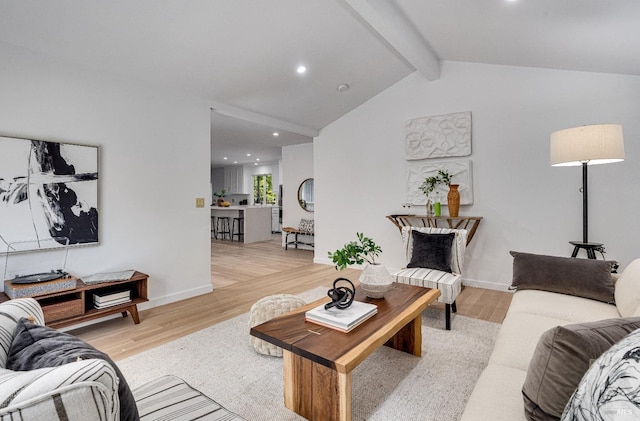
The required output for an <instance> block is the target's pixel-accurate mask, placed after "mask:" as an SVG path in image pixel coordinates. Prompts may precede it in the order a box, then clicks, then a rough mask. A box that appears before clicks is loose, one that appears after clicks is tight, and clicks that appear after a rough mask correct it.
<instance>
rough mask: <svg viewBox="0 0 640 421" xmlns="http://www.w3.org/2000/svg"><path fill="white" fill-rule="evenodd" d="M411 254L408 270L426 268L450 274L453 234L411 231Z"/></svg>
mask: <svg viewBox="0 0 640 421" xmlns="http://www.w3.org/2000/svg"><path fill="white" fill-rule="evenodd" d="M411 235H412V237H413V252H412V254H411V261H410V262H409V264H407V267H408V268H428V269H436V270H440V271H442V272H449V273H451V246H452V245H453V238H454V237H455V234H454V233H450V234H427V233H424V232H419V231H411Z"/></svg>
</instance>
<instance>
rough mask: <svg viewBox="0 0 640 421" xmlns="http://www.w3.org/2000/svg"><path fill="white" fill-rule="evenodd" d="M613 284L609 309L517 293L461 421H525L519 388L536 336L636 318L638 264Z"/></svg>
mask: <svg viewBox="0 0 640 421" xmlns="http://www.w3.org/2000/svg"><path fill="white" fill-rule="evenodd" d="M614 282H615V293H614V294H615V304H607V303H604V302H600V301H595V300H591V299H587V298H581V297H577V296H573V295H566V294H559V293H555V292H547V291H541V290H519V291H517V292H516V293H515V294H514V296H513V300H512V302H511V306H510V307H509V310H508V312H507V315H506V318H505V320H504V322H503V324H502V327H501V328H500V332H499V334H498V337H497V340H496V344H495V347H494V349H493V353H492V354H491V357H490V358H489V363H488V365H487V367H486V368H485V369H484V371H483V372H482V374H481V375H480V378H479V380H478V382H477V384H476V386H475V388H474V390H473V392H472V394H471V396H470V398H469V401H468V402H467V405H466V407H465V411H464V413H463V415H462V418H461V420H462V421H486V420H492V421H518V420H526V417H525V411H524V403H523V394H522V387H523V384H524V382H525V378H526V377H527V370H528V367H529V362H530V360H531V357H532V356H533V354H534V351H535V349H536V345H537V343H538V340H539V338H540V336H541V335H542V334H543V333H544V332H546V331H547V330H549V329H552V328H554V327H556V326H560V325H569V324H574V323H585V322H591V321H598V320H603V319H612V318H620V317H638V316H640V259H637V260H635V261H633V262H632V263H631V264H629V265H628V266H627V267H626V268H625V270H624V272H622V273H621V274H620V275H619V277H618V278H617V281H616V280H615V279H614Z"/></svg>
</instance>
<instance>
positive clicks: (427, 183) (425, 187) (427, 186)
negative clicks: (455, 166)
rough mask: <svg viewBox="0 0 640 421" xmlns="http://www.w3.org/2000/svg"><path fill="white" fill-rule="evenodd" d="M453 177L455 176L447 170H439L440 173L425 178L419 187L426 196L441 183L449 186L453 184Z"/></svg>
mask: <svg viewBox="0 0 640 421" xmlns="http://www.w3.org/2000/svg"><path fill="white" fill-rule="evenodd" d="M452 178H453V176H452V175H451V174H449V172H448V171H447V170H438V175H436V176H433V177H427V178H425V179H424V181H423V182H422V184H421V185H420V187H419V189H420V190H422V192H423V193H424V195H425V196H428V195H429V193H431V192H432V191H434V190H435V188H436V187H437V186H438V185H439V184H445V185H447V186H448V185H449V184H451V179H452Z"/></svg>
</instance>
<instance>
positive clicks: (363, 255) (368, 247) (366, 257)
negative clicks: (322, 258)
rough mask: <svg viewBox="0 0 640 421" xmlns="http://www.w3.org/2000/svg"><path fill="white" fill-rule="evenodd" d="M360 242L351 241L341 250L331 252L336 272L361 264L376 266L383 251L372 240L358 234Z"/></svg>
mask: <svg viewBox="0 0 640 421" xmlns="http://www.w3.org/2000/svg"><path fill="white" fill-rule="evenodd" d="M356 236H357V237H358V241H350V242H348V243H346V244H345V245H344V247H342V248H341V249H338V250H336V251H334V252H333V253H332V252H329V258H330V259H331V260H332V261H333V263H334V264H335V266H336V270H343V269H346V267H347V266H348V265H353V264H359V265H361V264H362V263H364V262H367V263H369V264H372V265H373V264H375V263H376V261H375V259H376V257H378V256H379V255H380V253H382V249H381V248H380V246H379V245H377V244H376V243H375V242H374V241H373V240H372V239H371V238H369V237H365V236H364V234H362V233H360V232H357V233H356Z"/></svg>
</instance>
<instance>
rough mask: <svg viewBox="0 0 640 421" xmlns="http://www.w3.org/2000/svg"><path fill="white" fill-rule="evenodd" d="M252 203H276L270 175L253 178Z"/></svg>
mask: <svg viewBox="0 0 640 421" xmlns="http://www.w3.org/2000/svg"><path fill="white" fill-rule="evenodd" d="M253 203H255V204H258V203H261V204H275V203H276V194H275V193H274V192H273V180H272V177H271V174H260V175H254V176H253Z"/></svg>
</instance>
